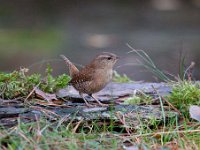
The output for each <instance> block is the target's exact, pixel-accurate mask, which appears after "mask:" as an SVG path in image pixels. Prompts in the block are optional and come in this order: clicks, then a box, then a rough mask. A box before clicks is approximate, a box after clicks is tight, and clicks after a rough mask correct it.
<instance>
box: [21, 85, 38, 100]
mask: <svg viewBox="0 0 200 150" xmlns="http://www.w3.org/2000/svg"><path fill="white" fill-rule="evenodd" d="M40 83H41V82H40ZM40 83H38V84H37V85H36V86H35V87H34V88H33V90H32V91H31V92H30V93H29V94H28V96H27V97H26V98H25V100H24V102H26V101H27V99H28V98H29V97H30V96H31V95H32V94H33V92H35V90H36V89H37V88H38V87H39V85H40Z"/></svg>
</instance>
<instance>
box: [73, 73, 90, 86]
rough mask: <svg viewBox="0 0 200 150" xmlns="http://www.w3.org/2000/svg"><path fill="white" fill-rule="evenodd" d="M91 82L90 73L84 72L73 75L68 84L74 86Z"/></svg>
mask: <svg viewBox="0 0 200 150" xmlns="http://www.w3.org/2000/svg"><path fill="white" fill-rule="evenodd" d="M92 80H93V76H92V73H90V72H88V71H87V72H86V71H85V70H83V71H80V72H79V73H78V74H76V75H74V77H73V78H72V79H71V80H70V81H69V84H76V83H80V84H81V83H84V82H90V81H92Z"/></svg>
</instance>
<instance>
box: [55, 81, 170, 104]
mask: <svg viewBox="0 0 200 150" xmlns="http://www.w3.org/2000/svg"><path fill="white" fill-rule="evenodd" d="M155 89H156V92H157V93H159V95H161V96H165V95H169V93H170V92H171V89H172V88H171V86H170V85H168V84H166V83H110V84H108V85H107V86H106V87H105V88H104V89H103V90H101V91H100V92H98V93H96V94H95V95H96V96H97V97H98V98H99V99H100V100H101V101H111V99H118V98H120V97H130V96H131V95H133V93H134V92H135V90H138V91H142V92H144V93H146V94H149V95H152V96H157V93H155ZM57 95H58V96H59V97H67V98H69V100H70V101H75V102H80V101H82V98H81V97H80V96H79V94H78V92H77V91H76V90H75V89H74V88H73V87H72V86H69V87H67V88H65V89H61V90H59V91H58V92H57ZM86 99H87V100H88V101H93V99H91V98H90V97H88V96H86Z"/></svg>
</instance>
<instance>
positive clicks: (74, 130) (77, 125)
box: [72, 119, 83, 133]
mask: <svg viewBox="0 0 200 150" xmlns="http://www.w3.org/2000/svg"><path fill="white" fill-rule="evenodd" d="M82 121H83V119H81V120H80V121H79V122H78V123H77V124H76V126H75V127H74V129H73V130H72V133H76V130H77V129H78V127H79V125H80V124H81V122H82Z"/></svg>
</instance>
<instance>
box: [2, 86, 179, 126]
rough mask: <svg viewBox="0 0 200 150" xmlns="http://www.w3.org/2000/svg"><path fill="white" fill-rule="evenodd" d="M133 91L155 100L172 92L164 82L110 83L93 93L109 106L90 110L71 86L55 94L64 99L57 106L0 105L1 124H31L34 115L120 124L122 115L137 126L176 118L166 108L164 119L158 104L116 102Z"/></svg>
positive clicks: (132, 124)
mask: <svg viewBox="0 0 200 150" xmlns="http://www.w3.org/2000/svg"><path fill="white" fill-rule="evenodd" d="M155 89H156V92H155ZM135 90H139V91H142V92H144V93H146V94H149V95H152V96H154V97H157V96H158V95H157V93H158V94H159V95H161V96H164V95H168V94H169V93H170V92H171V87H170V86H169V85H167V84H165V83H110V84H109V85H108V86H107V87H106V88H104V89H103V90H102V91H100V92H99V93H96V94H95V95H96V96H97V97H98V98H99V99H100V100H101V101H103V102H105V103H110V105H109V107H99V106H96V107H93V108H87V107H86V106H85V103H84V101H83V100H82V99H81V97H80V96H79V94H78V92H77V91H76V90H75V89H73V87H67V88H66V89H62V90H60V91H58V92H57V96H58V97H61V98H64V99H65V100H66V101H65V102H64V103H63V104H62V105H60V106H56V105H55V106H44V105H43V106H42V105H32V106H31V107H29V108H24V107H22V106H16V107H15V106H13V105H12V106H9V105H8V106H7V105H4V106H0V125H3V126H12V125H15V124H16V123H17V119H18V118H20V119H21V121H23V122H31V121H35V120H36V116H37V117H40V116H42V115H45V116H46V117H47V118H49V119H51V120H60V119H62V118H64V117H66V116H67V117H68V121H70V120H71V119H73V120H77V121H79V120H84V121H93V120H99V121H101V120H105V119H106V120H114V121H120V116H125V117H126V118H127V119H128V120H130V121H129V122H128V125H129V126H132V127H136V126H137V125H138V124H139V120H147V121H148V120H152V119H155V120H157V121H160V122H162V121H163V120H166V119H167V118H169V119H171V118H175V117H177V116H178V114H177V113H176V112H173V111H170V112H169V111H168V109H165V112H164V114H165V116H163V112H162V111H161V108H160V106H159V105H145V106H138V105H123V104H116V103H115V101H116V100H119V99H120V98H124V97H127V98H128V97H130V96H132V95H133V93H135ZM87 100H88V101H90V103H93V99H91V98H90V97H89V96H87ZM93 104H94V103H93ZM69 106H70V107H69ZM164 117H165V118H164Z"/></svg>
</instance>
